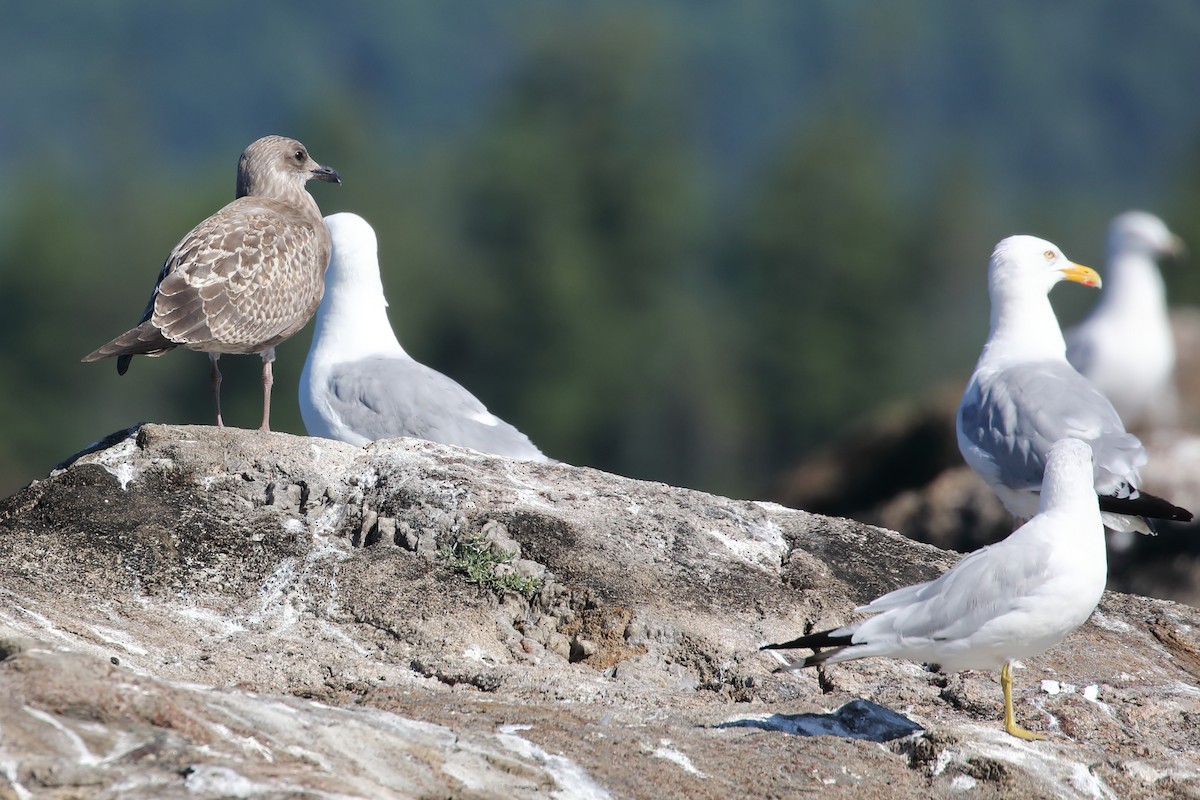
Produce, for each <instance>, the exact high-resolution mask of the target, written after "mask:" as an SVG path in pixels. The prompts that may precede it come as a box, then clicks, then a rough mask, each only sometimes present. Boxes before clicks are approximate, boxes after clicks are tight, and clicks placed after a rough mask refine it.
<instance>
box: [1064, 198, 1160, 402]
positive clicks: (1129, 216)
mask: <svg viewBox="0 0 1200 800" xmlns="http://www.w3.org/2000/svg"><path fill="white" fill-rule="evenodd" d="M1182 251H1183V242H1182V241H1181V240H1180V239H1179V237H1178V236H1175V235H1174V234H1173V233H1171V231H1170V230H1169V229H1168V228H1167V226H1166V223H1164V222H1163V221H1162V220H1161V219H1159V218H1158V217H1156V216H1154V215H1153V214H1147V213H1146V212H1145V211H1127V212H1125V213H1124V214H1121V215H1120V216H1118V217H1117V218H1116V219H1114V220H1113V221H1112V224H1111V225H1110V226H1109V229H1108V269H1107V270H1106V272H1105V278H1104V291H1103V292H1101V293H1100V300H1099V302H1098V303H1096V307H1095V309H1093V311H1092V313H1091V314H1090V315H1088V317H1087V319H1085V320H1084V321H1083V322H1082V323H1080V324H1079V326H1078V327H1076V328H1074V329H1073V330H1070V331H1067V335H1066V339H1067V360H1068V361H1070V362H1071V365H1072V366H1074V367H1075V369H1077V370H1079V372H1080V373H1082V374H1083V375H1084V377H1086V378H1087V379H1088V380H1090V381H1091V382H1092V383H1094V384H1095V385H1096V388H1098V389H1099V390H1100V391H1102V392H1104V395H1105V397H1107V398H1108V399H1109V400H1111V401H1112V404H1113V406H1114V407H1115V408H1116V409H1117V413H1119V414H1120V415H1121V419H1122V421H1124V423H1125V424H1126V425H1129V426H1134V425H1138V424H1142V423H1150V424H1169V423H1172V422H1174V421H1175V418H1176V416H1177V402H1178V401H1177V398H1176V392H1175V338H1174V334H1173V333H1172V331H1171V319H1170V316H1169V315H1168V312H1167V291H1166V286H1165V284H1164V283H1163V278H1162V274H1161V273H1160V272H1159V269H1158V260H1159V259H1161V258H1163V257H1165V256H1178V255H1180V254H1181V253H1182Z"/></svg>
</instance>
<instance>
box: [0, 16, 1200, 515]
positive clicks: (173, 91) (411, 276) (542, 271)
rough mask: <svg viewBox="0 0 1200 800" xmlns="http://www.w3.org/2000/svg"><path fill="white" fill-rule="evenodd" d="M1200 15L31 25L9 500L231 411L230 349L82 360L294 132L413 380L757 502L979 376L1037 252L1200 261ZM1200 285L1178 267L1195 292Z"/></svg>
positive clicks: (532, 427) (1, 423) (529, 426)
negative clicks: (1166, 239)
mask: <svg viewBox="0 0 1200 800" xmlns="http://www.w3.org/2000/svg"><path fill="white" fill-rule="evenodd" d="M1197 8H1198V7H1197V6H1196V5H1195V4H1194V3H1193V2H1190V0H1164V2H1162V3H1154V4H1150V5H1144V6H1137V7H1134V6H1133V5H1131V4H1128V3H1121V2H1115V1H1114V0H1100V1H1099V2H1095V3H1087V4H1081V3H1078V2H1071V3H1067V4H1057V5H1053V6H1047V5H1046V4H1044V3H1036V2H1033V1H1032V0H1017V1H1016V2H1012V3H1005V4H993V5H988V6H984V5H979V4H964V3H960V2H956V1H955V0H933V1H932V2H925V1H924V0H900V2H897V3H889V4H880V5H872V6H868V5H864V4H861V3H846V2H842V1H841V0H816V2H805V3H794V2H787V1H786V0H781V2H767V3H752V4H698V3H694V2H690V1H685V0H672V2H667V3H658V4H645V3H636V2H631V1H629V0H611V1H610V2H597V1H595V0H581V2H573V3H567V4H546V3H544V2H541V0H510V2H507V3H505V4H502V5H496V4H492V3H486V2H475V1H474V0H445V2H439V3H432V4H429V3H394V4H366V5H363V4H359V5H355V4H350V5H342V6H337V7H332V6H328V5H327V4H320V3H315V2H311V0H310V1H309V2H302V3H299V4H295V5H293V6H292V7H290V8H289V12H288V13H281V12H280V10H279V8H278V7H276V6H274V5H273V4H245V3H234V2H232V1H231V0H211V2H207V3H205V4H203V5H202V6H201V5H199V4H187V3H185V4H160V5H154V6H151V5H147V4H145V3H135V2H132V0H112V2H109V3H104V4H87V3H79V2H69V3H51V4H37V3H28V4H17V5H15V6H13V7H12V8H11V9H9V10H8V11H9V12H10V13H8V14H7V16H6V18H5V24H4V25H2V26H0V68H3V72H4V74H5V75H6V78H7V79H6V80H4V81H0V102H3V104H4V107H5V108H6V109H9V110H10V111H11V112H12V113H10V114H8V115H7V116H6V117H5V118H4V119H2V120H0V166H2V167H3V168H4V169H5V174H6V180H5V182H4V183H3V185H2V186H0V311H2V313H0V334H2V335H3V337H4V339H3V340H4V342H5V347H4V348H0V370H2V373H0V374H2V375H3V376H4V377H3V379H0V493H6V492H7V491H11V490H12V489H15V488H16V487H17V486H18V485H19V484H20V483H22V482H24V481H27V480H29V479H31V478H34V477H36V476H38V475H39V474H43V473H44V472H45V471H46V470H48V469H49V468H50V467H51V466H52V465H53V464H54V463H55V462H57V461H58V460H60V459H61V458H63V457H65V456H67V455H69V454H70V453H72V452H74V451H75V450H77V449H78V448H80V447H82V446H84V445H86V444H88V443H89V442H91V441H93V440H95V439H97V438H99V437H101V436H103V435H105V434H107V433H109V432H110V431H112V430H114V429H116V428H119V427H123V426H126V425H129V424H132V423H134V422H136V421H139V420H153V421H164V422H187V423H200V424H208V423H209V422H210V421H211V419H212V401H211V396H210V394H209V391H208V385H207V376H208V370H207V363H206V358H205V356H203V355H201V354H196V353H190V352H187V351H176V352H174V353H172V354H171V355H168V356H167V357H165V358H163V359H157V360H150V359H144V358H139V359H136V360H135V362H134V364H133V367H132V369H131V370H130V372H129V374H127V375H126V376H124V377H121V378H118V376H117V375H116V374H115V369H114V368H113V365H112V364H111V363H100V364H87V365H84V364H79V363H78V359H79V357H80V356H82V355H83V354H84V353H86V352H88V351H90V350H91V349H93V348H94V347H96V346H98V345H99V344H101V343H102V342H104V341H106V340H107V339H108V338H110V337H112V336H115V335H116V334H118V333H120V332H121V331H123V330H125V329H126V328H127V327H129V326H131V325H132V324H133V323H134V322H135V321H136V319H137V317H138V314H139V313H140V311H141V309H142V304H143V302H144V300H145V297H146V295H147V293H148V292H149V290H150V287H151V282H152V281H153V278H154V276H155V275H156V273H157V270H158V267H159V265H160V264H161V262H162V259H163V258H164V257H165V256H166V254H167V252H168V251H169V250H170V248H171V247H172V246H173V245H174V244H175V242H176V241H177V240H178V239H179V237H180V236H182V235H183V234H184V233H185V232H186V231H187V230H188V229H189V228H190V227H191V226H192V225H193V224H195V223H196V222H197V221H198V220H199V219H201V218H203V217H204V216H205V215H207V214H209V213H211V212H212V211H214V210H215V209H216V208H218V207H219V206H220V205H222V204H223V203H225V202H227V201H228V200H229V199H231V197H232V193H233V167H234V162H235V159H236V154H237V152H239V150H240V149H241V148H242V147H244V146H245V144H246V143H248V142H249V141H251V140H252V139H254V138H256V137H257V136H260V135H263V134H265V133H269V132H278V133H288V134H292V135H296V136H298V137H299V138H301V139H302V140H304V141H305V142H306V144H308V145H309V147H310V148H311V149H312V151H313V152H314V154H316V155H317V157H318V158H319V159H320V160H322V161H327V162H328V163H330V164H332V165H334V166H336V167H337V168H338V169H339V170H340V171H341V173H342V175H343V177H344V178H345V184H344V185H343V186H341V187H328V186H316V187H313V192H314V195H315V196H316V197H317V199H318V201H319V203H320V205H321V207H322V209H324V210H325V212H326V213H331V212H334V211H341V210H347V211H355V212H357V213H359V214H362V215H363V216H364V217H366V218H367V219H368V220H369V221H370V222H371V223H372V224H373V225H374V226H375V228H376V230H377V232H378V234H379V241H380V248H381V252H380V255H381V262H382V266H383V270H384V286H385V289H386V290H387V293H388V298H389V300H390V302H391V316H392V320H393V324H394V326H395V327H396V329H397V331H398V333H399V336H400V339H401V341H402V342H404V344H405V346H406V348H408V349H409V351H410V352H411V353H412V354H413V355H414V356H416V357H418V358H420V359H421V360H423V361H425V362H426V363H429V364H430V365H432V366H434V367H435V368H438V369H440V370H442V371H444V372H446V373H447V374H450V375H451V376H453V377H454V378H456V379H458V380H459V381H461V382H462V383H463V384H464V385H466V386H467V387H468V388H470V389H471V390H472V391H473V392H475V393H477V394H478V395H479V396H480V397H481V398H482V399H483V400H484V401H485V402H486V403H487V404H488V405H489V406H490V407H491V408H492V410H494V411H495V412H496V413H498V414H500V415H501V416H503V417H505V418H507V419H509V420H510V421H512V422H513V423H515V424H516V425H518V426H519V427H520V428H522V429H523V430H525V431H526V432H528V433H529V434H530V435H531V436H532V437H533V438H534V440H535V441H536V442H537V443H538V444H539V445H540V446H541V447H543V449H545V450H546V451H547V452H548V453H550V454H551V455H554V456H557V457H559V458H563V459H565V460H568V461H572V462H575V463H581V464H589V465H592V466H596V467H600V468H603V469H608V470H613V471H616V472H620V473H624V474H628V475H634V476H638V477H646V478H656V479H660V480H665V481H670V482H673V483H679V484H683V485H691V486H696V487H698V488H705V489H711V490H719V491H724V492H729V493H734V494H757V493H759V492H760V491H761V489H762V487H764V486H765V485H766V484H767V483H768V482H769V481H770V478H771V476H772V475H773V474H775V473H777V471H778V470H780V469H783V468H785V467H786V466H787V465H789V464H791V463H793V462H794V461H795V460H797V459H798V458H800V457H802V456H803V454H804V452H805V451H807V450H808V449H810V448H812V447H815V446H818V445H820V444H822V443H824V442H828V441H830V440H831V439H833V438H835V437H836V436H837V435H839V433H840V432H842V431H844V430H845V429H846V428H847V427H848V426H851V425H853V424H854V422H855V420H857V419H859V418H860V417H861V416H862V415H864V414H867V413H870V412H871V411H872V410H873V409H874V408H876V407H877V406H878V405H880V404H884V403H888V402H891V401H894V400H899V399H901V398H903V397H905V396H907V395H911V394H912V393H914V392H919V391H921V390H922V389H923V388H924V387H925V386H927V385H929V384H930V383H932V382H936V381H939V380H946V379H950V380H957V379H960V378H961V376H962V375H964V374H965V373H966V372H967V371H968V370H969V368H970V364H971V362H972V361H973V360H974V358H975V356H976V354H977V353H978V348H979V344H980V343H981V342H982V341H983V338H984V335H985V333H986V307H987V305H986V303H987V301H986V287H985V269H986V266H985V265H986V259H987V256H988V253H989V252H990V250H991V247H992V245H993V244H994V243H995V242H996V241H997V240H998V239H1000V238H1002V237H1003V236H1005V235H1008V234H1010V233H1014V232H1025V233H1035V234H1039V235H1043V236H1046V237H1048V238H1051V239H1053V240H1055V241H1056V242H1058V243H1059V244H1061V245H1062V246H1063V247H1064V248H1065V249H1066V250H1067V252H1068V253H1069V254H1070V255H1071V256H1072V257H1073V258H1076V259H1077V260H1080V261H1083V262H1085V263H1093V264H1095V265H1097V266H1102V265H1101V263H1100V262H1101V259H1102V252H1103V247H1102V242H1103V232H1104V228H1105V226H1106V225H1107V222H1108V220H1109V219H1110V218H1111V216H1112V215H1114V214H1116V213H1118V212H1120V211H1122V210H1124V209H1125V208H1129V207H1139V206H1140V207H1146V208H1148V210H1151V211H1160V212H1161V211H1165V212H1166V214H1165V216H1166V217H1167V219H1168V222H1170V223H1171V224H1172V226H1173V227H1175V228H1176V229H1178V230H1179V231H1180V232H1181V233H1182V234H1183V235H1184V236H1185V238H1187V239H1188V240H1189V243H1190V244H1191V245H1192V248H1193V252H1196V251H1200V223H1197V222H1196V220H1200V166H1198V165H1200V159H1194V158H1192V157H1190V156H1188V155H1187V154H1189V153H1194V152H1195V143H1196V141H1197V140H1198V135H1197V131H1198V130H1200V106H1198V105H1197V104H1196V103H1194V102H1191V94H1192V87H1191V84H1190V83H1189V80H1190V76H1192V75H1194V74H1196V70H1197V68H1198V67H1200V64H1197V61H1200V51H1198V50H1197V49H1196V48H1195V47H1194V46H1193V45H1194V41H1195V40H1196V37H1197V36H1200V11H1197ZM1165 197H1170V198H1172V203H1171V204H1170V206H1169V207H1168V208H1164V207H1163V206H1164V202H1163V198H1165ZM1196 274H1200V273H1197V272H1196V271H1195V270H1193V269H1190V268H1189V269H1184V270H1179V271H1177V272H1176V273H1174V274H1171V275H1168V280H1169V281H1170V282H1171V284H1172V290H1173V296H1174V297H1175V298H1176V300H1188V301H1192V302H1195V301H1196V300H1197V299H1200V279H1198V278H1196V277H1195V275H1196ZM1093 299H1094V298H1092V297H1090V296H1088V295H1087V294H1086V293H1082V292H1078V293H1068V292H1062V293H1056V295H1055V304H1056V305H1058V306H1059V307H1060V308H1063V309H1065V310H1066V313H1065V314H1064V315H1063V316H1064V318H1065V319H1068V320H1070V319H1073V318H1074V317H1076V316H1078V315H1079V314H1081V313H1083V312H1084V311H1085V310H1086V307H1087V306H1088V305H1089V304H1090V302H1092V301H1093ZM310 336H311V331H309V330H306V331H304V332H302V333H301V334H300V335H298V336H297V337H295V338H294V339H293V340H292V341H290V342H288V343H285V344H284V345H283V346H282V347H281V348H280V349H279V361H278V362H277V364H276V370H275V372H276V381H277V382H276V388H275V403H274V410H273V422H274V427H277V428H278V429H280V430H284V431H291V432H295V433H300V432H302V430H303V428H302V426H301V424H300V420H299V414H298V409H297V405H296V398H295V386H296V382H297V380H298V376H299V372H300V366H301V364H302V363H303V360H304V356H305V352H306V350H307V347H308V342H309V337H310ZM222 369H223V372H225V375H226V382H225V386H224V390H223V397H224V400H225V410H226V414H227V419H228V420H229V421H230V422H231V423H232V424H239V425H253V424H255V423H256V421H257V419H258V403H259V397H260V394H259V392H260V387H259V382H258V375H259V363H258V360H257V359H254V358H245V357H228V358H225V359H223V360H222Z"/></svg>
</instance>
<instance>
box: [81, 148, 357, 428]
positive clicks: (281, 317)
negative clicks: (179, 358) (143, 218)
mask: <svg viewBox="0 0 1200 800" xmlns="http://www.w3.org/2000/svg"><path fill="white" fill-rule="evenodd" d="M313 179H316V180H319V181H327V182H330V183H341V178H340V177H339V176H338V174H337V171H336V170H334V169H332V168H330V167H323V166H321V165H320V164H318V163H317V162H316V161H314V160H313V159H312V157H311V156H309V154H308V149H307V148H305V146H304V145H302V144H300V142H298V141H296V140H295V139H288V138H287V137H284V136H265V137H263V138H261V139H259V140H258V141H256V142H253V143H252V144H251V145H250V146H249V147H247V148H246V150H245V152H243V153H242V156H241V158H240V159H239V160H238V170H237V196H236V199H235V200H234V201H233V202H232V203H230V204H229V205H227V206H225V207H224V208H222V209H221V210H220V211H218V212H217V213H215V214H213V215H212V216H211V217H209V218H208V219H206V220H204V221H203V222H201V223H200V224H199V225H197V226H196V227H195V228H193V229H192V230H191V231H190V232H189V233H188V234H187V235H186V236H184V237H183V239H182V241H180V242H179V244H177V245H175V249H174V250H172V251H171V254H170V255H169V256H167V261H166V263H165V264H163V268H162V271H161V272H159V274H158V281H157V282H156V283H155V285H154V291H153V292H151V293H150V301H149V302H148V303H147V304H146V310H145V312H144V313H143V314H142V318H141V320H140V321H139V323H138V326H137V327H136V328H133V329H131V330H128V331H126V332H125V333H123V334H121V335H120V336H118V337H117V338H115V339H113V340H112V341H111V342H109V343H108V344H106V345H104V346H102V347H100V348H99V349H97V350H95V351H94V352H91V353H88V354H87V355H86V356H84V357H83V360H84V361H96V360H98V359H101V358H107V357H109V356H118V358H117V372H118V373H119V374H121V375H124V374H125V371H126V370H127V369H129V362H130V360H131V359H132V358H133V356H135V355H147V356H161V355H162V354H163V353H166V352H167V351H169V350H172V349H174V348H176V347H186V348H188V349H189V350H199V351H201V352H205V353H208V354H209V358H210V359H211V361H212V370H211V375H212V385H213V394H214V396H215V398H216V405H217V425H218V426H219V427H220V426H223V425H224V424H225V423H224V421H223V420H222V418H221V370H220V369H219V368H218V366H217V360H218V359H220V357H221V354H223V353H242V354H247V353H258V354H260V355H261V356H262V360H263V371H262V383H263V415H262V426H261V429H262V430H264V431H265V430H270V418H271V385H272V383H273V382H274V378H273V375H272V373H271V362H272V361H274V360H275V347H276V346H277V345H278V344H280V343H281V342H283V341H284V340H286V339H288V338H289V337H290V336H292V335H293V334H294V333H296V332H297V331H298V330H300V329H301V328H302V327H304V324H305V323H306V322H308V320H309V318H310V317H312V315H313V312H314V311H315V310H316V308H317V306H318V305H319V304H320V302H321V295H322V293H323V292H324V290H325V268H326V267H327V266H328V264H329V248H330V244H329V232H328V231H327V230H326V228H325V223H324V222H323V221H322V219H321V211H320V209H319V208H317V203H316V201H315V200H313V198H312V195H310V194H309V193H308V191H307V190H306V189H305V184H306V183H307V182H308V181H310V180H313Z"/></svg>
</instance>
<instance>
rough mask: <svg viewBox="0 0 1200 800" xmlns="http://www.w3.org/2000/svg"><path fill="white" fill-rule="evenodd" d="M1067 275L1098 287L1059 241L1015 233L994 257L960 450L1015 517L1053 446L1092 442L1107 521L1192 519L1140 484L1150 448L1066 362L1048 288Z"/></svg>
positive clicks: (1131, 523)
mask: <svg viewBox="0 0 1200 800" xmlns="http://www.w3.org/2000/svg"><path fill="white" fill-rule="evenodd" d="M1063 280H1068V281H1074V282H1076V283H1082V284H1084V285H1085V286H1099V285H1100V276H1099V275H1097V274H1096V273H1095V271H1094V270H1091V269H1089V268H1088V267H1083V266H1080V265H1078V264H1074V263H1072V262H1071V261H1069V260H1068V259H1067V257H1066V256H1064V255H1063V254H1062V251H1061V250H1059V249H1058V247H1056V246H1055V245H1053V244H1051V243H1050V242H1047V241H1045V240H1044V239H1038V238H1035V237H1033V236H1010V237H1009V238H1007V239H1004V240H1003V241H1001V242H1000V243H999V244H998V245H996V249H995V251H994V252H993V253H992V258H991V260H990V261H989V262H988V295H989V297H990V298H991V304H992V310H991V331H990V332H989V334H988V340H987V343H986V344H985V345H984V346H983V353H982V355H980V356H979V361H978V362H977V363H976V365H975V372H974V374H973V375H971V380H970V382H968V384H967V388H966V391H965V392H964V393H963V397H962V402H961V403H960V404H959V407H958V415H957V420H956V424H957V430H958V448H959V450H960V451H961V452H962V455H963V458H964V459H965V460H966V462H967V464H968V465H970V467H971V468H972V469H973V470H975V472H977V473H979V475H980V476H981V477H982V478H983V479H984V480H985V481H987V483H988V485H989V486H991V487H992V490H993V491H995V492H996V494H997V495H998V496H999V497H1000V500H1001V502H1003V503H1004V507H1005V508H1007V509H1008V511H1009V513H1011V514H1012V515H1013V516H1014V517H1016V518H1017V520H1025V519H1028V518H1029V517H1031V516H1033V514H1034V513H1035V512H1036V511H1037V508H1038V491H1039V487H1040V486H1041V484H1042V470H1043V469H1044V467H1045V464H1046V453H1047V451H1048V450H1049V449H1050V445H1051V444H1053V443H1054V442H1056V441H1058V440H1059V439H1063V438H1066V437H1074V438H1078V439H1083V440H1084V441H1086V442H1088V444H1090V445H1091V447H1092V451H1093V453H1094V456H1095V464H1096V469H1095V473H1096V474H1095V488H1096V493H1097V494H1099V495H1100V509H1101V512H1102V514H1103V518H1104V524H1105V525H1107V526H1108V527H1109V528H1112V529H1113V530H1115V531H1138V532H1141V533H1151V532H1152V528H1151V526H1150V523H1149V519H1154V518H1157V519H1171V520H1181V521H1187V520H1190V519H1191V518H1192V515H1191V513H1190V512H1188V511H1186V510H1184V509H1182V508H1179V507H1177V506H1174V505H1172V504H1170V503H1168V502H1167V501H1166V500H1163V499H1162V498H1159V497H1155V496H1153V495H1150V494H1147V493H1145V492H1140V491H1139V490H1138V488H1137V484H1138V482H1139V476H1138V468H1139V467H1141V466H1142V465H1143V464H1145V463H1146V450H1145V448H1143V447H1142V443H1141V442H1140V441H1139V440H1138V438H1137V437H1136V436H1134V435H1132V434H1130V433H1126V432H1125V428H1124V426H1123V425H1122V424H1121V418H1120V417H1119V416H1117V412H1116V411H1115V410H1114V409H1113V407H1112V404H1111V403H1109V402H1108V400H1107V398H1105V396H1104V395H1103V394H1101V393H1100V391H1099V390H1098V389H1096V387H1095V386H1093V385H1092V384H1091V383H1090V382H1089V381H1088V380H1087V378H1084V377H1083V376H1082V375H1080V374H1079V373H1078V372H1076V371H1075V369H1074V368H1073V367H1072V366H1071V365H1070V364H1068V363H1067V359H1066V345H1065V344H1064V342H1063V337H1062V332H1061V330H1060V329H1059V327H1058V319H1057V318H1056V317H1055V316H1054V309H1053V308H1051V306H1050V298H1049V296H1048V294H1049V291H1050V289H1051V288H1052V287H1053V286H1054V285H1055V284H1056V283H1058V282H1059V281H1063Z"/></svg>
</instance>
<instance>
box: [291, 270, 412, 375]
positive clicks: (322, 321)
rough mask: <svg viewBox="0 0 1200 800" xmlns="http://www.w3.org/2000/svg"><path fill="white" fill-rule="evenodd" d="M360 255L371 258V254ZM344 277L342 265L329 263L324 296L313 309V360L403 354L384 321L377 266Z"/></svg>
mask: <svg viewBox="0 0 1200 800" xmlns="http://www.w3.org/2000/svg"><path fill="white" fill-rule="evenodd" d="M342 255H350V254H348V253H344V254H342ZM336 257H337V256H335V258H336ZM360 257H369V258H371V259H372V260H373V259H374V255H373V254H365V253H364V254H360ZM344 277H345V276H344V275H343V274H342V265H340V264H337V263H334V264H331V265H330V267H329V274H328V276H327V278H328V280H327V286H326V288H325V297H324V298H323V299H322V300H321V305H320V307H319V308H318V309H317V322H316V329H315V330H314V332H313V341H314V342H316V343H317V346H316V347H315V348H314V350H313V352H312V358H313V361H314V362H317V363H320V362H323V361H326V360H328V359H331V358H336V360H338V361H354V360H357V359H360V358H366V357H368V356H376V355H387V356H400V357H407V356H408V354H407V353H405V352H404V348H403V347H401V346H400V342H399V341H398V340H397V339H396V334H395V333H394V332H393V331H392V326H391V324H390V323H389V322H388V316H387V300H385V299H384V296H383V282H382V281H381V280H380V278H379V274H378V270H376V271H375V274H374V275H364V274H360V275H358V276H355V277H354V278H353V279H350V280H347V279H344Z"/></svg>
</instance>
